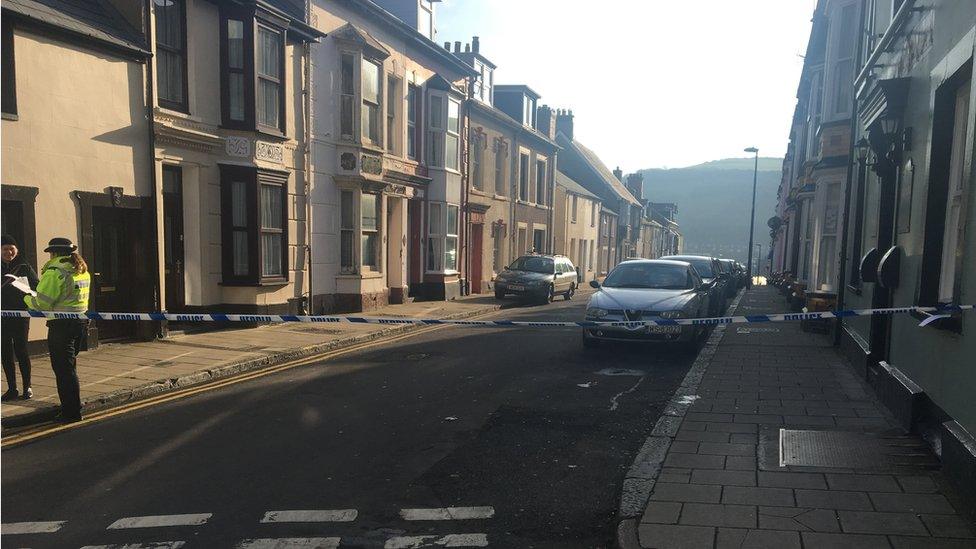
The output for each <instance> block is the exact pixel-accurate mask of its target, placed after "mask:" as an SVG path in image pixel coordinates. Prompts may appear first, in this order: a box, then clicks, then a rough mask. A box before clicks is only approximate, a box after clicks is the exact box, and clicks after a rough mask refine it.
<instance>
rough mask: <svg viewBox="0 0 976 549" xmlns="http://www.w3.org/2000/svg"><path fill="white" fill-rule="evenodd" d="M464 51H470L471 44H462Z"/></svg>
mask: <svg viewBox="0 0 976 549" xmlns="http://www.w3.org/2000/svg"><path fill="white" fill-rule="evenodd" d="M464 53H471V44H465V45H464Z"/></svg>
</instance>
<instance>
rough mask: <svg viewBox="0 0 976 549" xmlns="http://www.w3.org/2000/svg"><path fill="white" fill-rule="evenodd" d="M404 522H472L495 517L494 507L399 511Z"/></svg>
mask: <svg viewBox="0 0 976 549" xmlns="http://www.w3.org/2000/svg"><path fill="white" fill-rule="evenodd" d="M400 516H401V517H403V519H404V520H474V519H489V518H491V517H493V516H495V508H494V507H440V508H432V509H400Z"/></svg>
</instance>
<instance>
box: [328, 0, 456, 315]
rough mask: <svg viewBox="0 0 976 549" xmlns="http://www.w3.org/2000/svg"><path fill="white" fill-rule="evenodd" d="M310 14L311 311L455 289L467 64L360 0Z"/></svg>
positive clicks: (452, 293) (448, 293)
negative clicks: (318, 37)
mask: <svg viewBox="0 0 976 549" xmlns="http://www.w3.org/2000/svg"><path fill="white" fill-rule="evenodd" d="M421 4H423V3H420V4H417V6H416V7H417V9H423V6H421ZM312 20H313V21H314V26H315V28H316V29H317V30H318V31H320V32H323V33H325V34H327V35H328V37H327V38H325V39H323V40H322V41H321V43H319V44H317V45H316V46H315V47H314V48H313V51H312V63H313V67H314V69H313V75H314V76H313V78H314V81H313V84H312V97H313V99H312V106H311V109H312V113H313V114H312V118H313V120H314V122H313V128H312V172H313V180H312V190H311V211H312V237H311V243H312V260H311V270H312V276H311V285H312V294H313V299H312V310H313V311H314V312H318V313H321V312H335V311H360V310H368V309H373V308H376V307H378V306H382V305H386V304H388V303H402V302H404V301H405V300H407V299H409V298H411V297H414V296H415V297H424V298H429V299H450V298H453V297H456V296H458V295H460V294H461V292H462V285H461V266H462V263H461V257H460V254H461V240H462V234H461V229H462V227H463V224H462V222H461V219H462V218H461V207H462V199H463V196H462V189H463V186H464V184H463V179H464V175H463V174H464V162H466V154H467V153H466V150H465V147H466V146H467V139H466V138H465V136H466V134H467V127H466V117H465V116H464V115H463V108H462V106H463V103H464V101H465V99H466V97H467V94H468V84H469V79H470V78H473V77H474V71H473V70H472V69H471V68H470V67H469V66H468V65H466V64H464V63H462V62H461V61H460V60H459V59H457V58H456V57H455V56H454V55H452V54H451V52H450V51H449V50H447V49H444V48H442V47H440V46H438V45H437V44H435V43H434V42H432V41H431V39H430V38H429V37H427V36H424V35H423V34H421V33H420V32H419V31H418V28H417V27H414V26H411V25H410V24H407V23H406V22H404V21H403V20H401V19H400V18H399V17H397V16H394V15H393V14H391V13H390V12H388V11H386V10H384V9H383V8H382V7H380V5H378V4H376V3H374V2H371V1H369V0H356V1H349V2H346V1H343V2H339V1H330V0H321V1H316V2H315V3H314V6H313V17H312Z"/></svg>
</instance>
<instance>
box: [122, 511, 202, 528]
mask: <svg viewBox="0 0 976 549" xmlns="http://www.w3.org/2000/svg"><path fill="white" fill-rule="evenodd" d="M212 516H213V514H212V513H197V514H195V515H156V516H148V517H126V518H120V519H119V520H117V521H115V522H113V523H112V524H110V525H109V526H108V529H109V530H121V529H123V528H159V527H165V526H200V525H201V524H203V523H205V522H207V520H209V519H210V517H212Z"/></svg>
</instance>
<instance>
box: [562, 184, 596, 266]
mask: <svg viewBox="0 0 976 549" xmlns="http://www.w3.org/2000/svg"><path fill="white" fill-rule="evenodd" d="M600 208H601V203H600V198H599V197H598V196H597V195H595V194H593V193H591V192H590V191H588V190H586V188H585V187H583V186H582V185H580V184H579V183H577V182H575V181H573V180H572V179H570V178H569V176H567V175H566V174H564V173H562V172H557V173H556V192H555V202H554V215H553V218H554V223H553V236H554V245H555V248H554V253H557V254H562V255H565V256H566V257H568V258H569V259H570V260H571V261H572V262H573V265H575V266H576V272H577V273H579V280H580V282H588V281H590V280H595V279H596V278H597V276H598V272H599V268H598V261H597V259H598V256H599V244H600V234H599V232H600Z"/></svg>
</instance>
